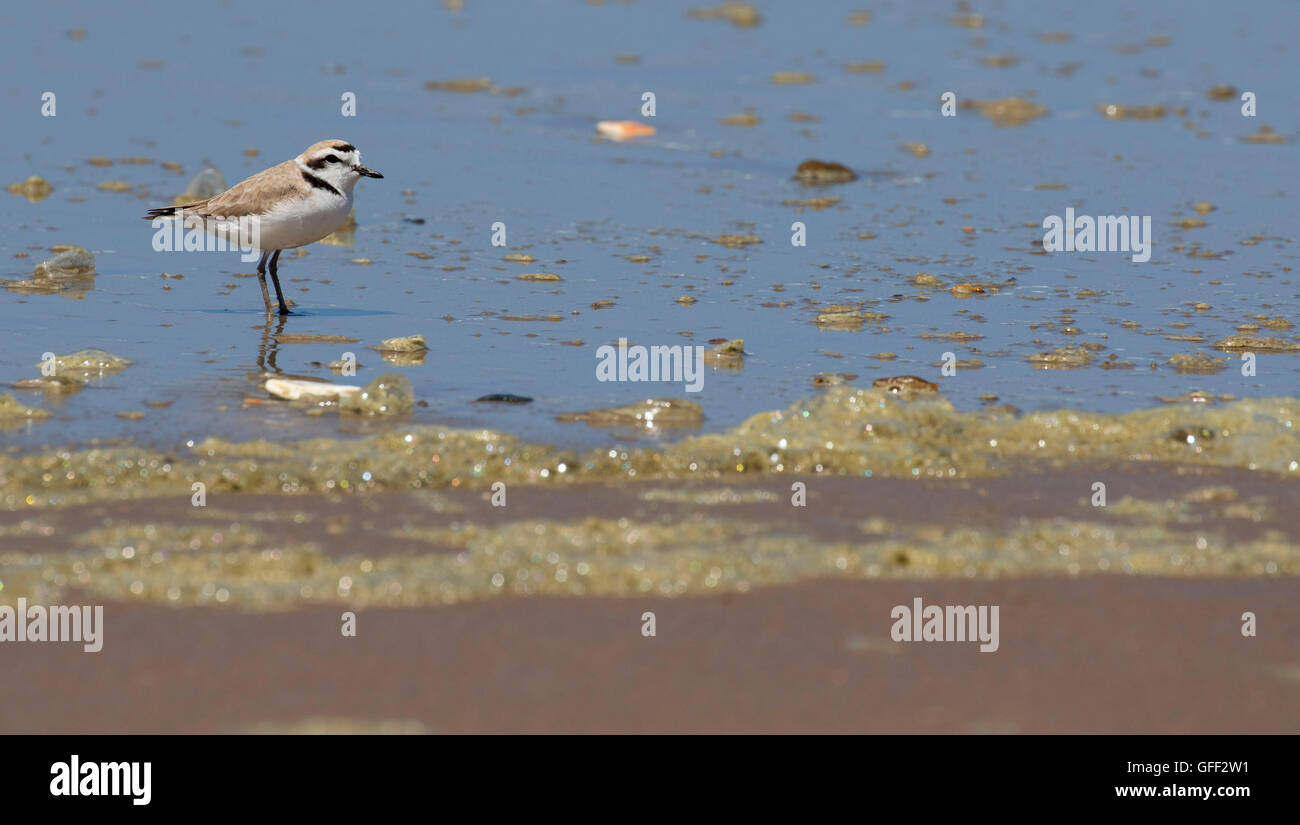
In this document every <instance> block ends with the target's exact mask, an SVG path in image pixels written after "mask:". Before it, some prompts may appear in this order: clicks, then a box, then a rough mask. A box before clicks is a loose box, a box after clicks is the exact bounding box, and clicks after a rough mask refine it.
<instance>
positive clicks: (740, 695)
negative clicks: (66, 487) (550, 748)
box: [0, 577, 1300, 733]
mask: <svg viewBox="0 0 1300 825" xmlns="http://www.w3.org/2000/svg"><path fill="white" fill-rule="evenodd" d="M1296 592H1297V590H1296V582H1295V580H1293V579H1288V580H1272V581H1257V580H1234V581H1222V580H1212V581H1187V580H1167V579H1136V578H1119V577H1093V578H1085V579H1078V580H1068V579H1042V578H1035V579H1024V580H1014V581H993V582H989V581H979V582H966V581H961V582H957V581H937V582H924V583H919V582H905V581H904V582H854V583H848V582H823V583H816V584H804V585H797V586H789V587H776V588H770V589H764V590H761V591H757V592H754V593H750V594H747V595H744V596H739V595H724V596H718V597H703V598H683V599H662V598H647V599H631V600H623V599H551V598H544V599H511V600H502V601H495V602H481V603H472V604H465V605H458V606H453V607H448V608H433V609H427V608H421V609H411V610H388V609H383V610H369V611H362V612H361V613H360V614H359V617H358V621H359V624H358V636H357V637H356V638H342V637H341V636H340V634H339V630H338V627H339V621H338V614H337V612H336V611H334V610H328V609H312V610H306V611H300V612H294V613H288V614H275V615H253V614H240V613H234V612H229V611H226V612H218V611H214V610H205V609H182V610H173V609H168V608H164V607H139V606H125V605H109V606H108V607H107V609H106V617H107V619H106V621H107V622H108V628H109V629H108V636H107V642H106V645H105V648H104V650H103V652H101V653H99V654H97V655H94V656H91V655H88V654H81V653H77V652H74V651H73V650H72V649H71V648H68V647H59V646H53V645H23V646H14V647H12V648H11V649H10V650H7V651H6V656H5V659H6V667H5V668H4V670H3V672H2V673H0V729H2V730H3V731H4V732H6V733H23V732H44V733H54V732H59V733H71V732H94V733H110V732H133V733H140V732H159V733H185V732H199V733H203V732H231V731H241V730H248V729H257V730H267V731H277V730H301V729H317V730H330V731H346V730H357V731H370V730H409V731H427V732H442V733H461V732H586V733H597V732H615V731H620V732H703V731H715V732H760V731H764V732H802V731H822V732H849V731H853V732H881V733H884V732H891V733H902V732H955V733H1011V732H1020V733H1045V732H1089V733H1193V732H1197V733H1230V732H1231V733H1297V732H1300V713H1297V710H1296V708H1297V698H1300V641H1298V640H1300V607H1298V606H1297V602H1296V599H1295V594H1296ZM915 596H921V597H922V598H923V599H924V600H925V601H926V602H927V603H930V602H934V603H940V604H942V603H969V602H974V603H984V604H998V605H1000V606H1001V612H1002V620H1001V627H1002V631H1001V637H1002V638H1001V649H1000V650H999V651H998V652H996V653H986V654H981V653H979V652H978V651H977V650H976V649H975V648H974V647H973V646H972V645H965V644H939V643H912V644H902V643H894V642H892V641H890V640H889V637H888V632H889V626H890V620H889V618H888V617H889V610H890V608H891V607H892V606H893V605H895V604H903V603H909V602H910V600H911V599H912V598H913V597H915ZM1246 609H1249V610H1253V611H1255V612H1256V613H1257V615H1258V616H1259V617H1260V626H1261V633H1260V635H1259V637H1258V638H1254V639H1246V638H1242V637H1241V635H1240V633H1239V621H1238V617H1239V615H1240V613H1241V612H1242V611H1243V610H1246ZM646 610H649V611H654V612H655V614H656V617H657V636H655V637H654V638H644V637H642V636H641V633H640V627H641V619H640V616H641V614H642V612H643V611H646ZM311 720H316V721H314V722H313V721H311ZM326 720H332V721H326Z"/></svg>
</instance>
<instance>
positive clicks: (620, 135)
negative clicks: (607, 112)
mask: <svg viewBox="0 0 1300 825" xmlns="http://www.w3.org/2000/svg"><path fill="white" fill-rule="evenodd" d="M596 131H597V132H600V133H601V134H602V135H604V136H605V137H607V138H612V139H614V140H629V139H631V138H639V137H649V136H650V135H653V134H654V133H655V127H653V126H650V125H648V124H645V123H641V122H639V121H635V120H602V121H601V122H600V123H597V124H596Z"/></svg>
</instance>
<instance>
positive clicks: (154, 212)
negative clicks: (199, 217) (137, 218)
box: [144, 201, 207, 221]
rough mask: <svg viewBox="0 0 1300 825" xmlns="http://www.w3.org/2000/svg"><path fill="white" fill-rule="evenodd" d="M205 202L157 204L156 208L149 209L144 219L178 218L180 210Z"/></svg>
mask: <svg viewBox="0 0 1300 825" xmlns="http://www.w3.org/2000/svg"><path fill="white" fill-rule="evenodd" d="M205 203H207V201H197V202H195V203H186V204H182V205H180V206H159V207H157V208H154V209H150V210H149V214H147V215H145V216H144V219H145V220H146V221H154V220H157V219H158V218H179V217H181V210H183V209H193V208H195V207H198V206H202V205H203V204H205Z"/></svg>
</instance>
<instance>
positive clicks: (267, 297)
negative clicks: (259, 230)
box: [257, 251, 271, 315]
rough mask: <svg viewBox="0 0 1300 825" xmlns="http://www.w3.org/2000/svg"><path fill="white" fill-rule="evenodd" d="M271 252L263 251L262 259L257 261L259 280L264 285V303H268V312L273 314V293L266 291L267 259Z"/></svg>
mask: <svg viewBox="0 0 1300 825" xmlns="http://www.w3.org/2000/svg"><path fill="white" fill-rule="evenodd" d="M270 254H271V253H270V252H269V251H267V252H263V253H262V259H261V260H259V261H258V262H257V282H258V283H259V284H261V285H262V303H263V304H265V305H266V314H267V315H270V314H271V293H269V292H267V291H266V259H267V257H268V256H270Z"/></svg>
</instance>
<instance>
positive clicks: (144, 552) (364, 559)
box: [0, 486, 1300, 611]
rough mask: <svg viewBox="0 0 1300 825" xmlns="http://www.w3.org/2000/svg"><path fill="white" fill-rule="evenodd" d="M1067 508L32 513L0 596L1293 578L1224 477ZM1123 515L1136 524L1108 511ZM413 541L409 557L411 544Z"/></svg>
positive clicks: (403, 602)
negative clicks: (281, 520) (824, 514)
mask: <svg viewBox="0 0 1300 825" xmlns="http://www.w3.org/2000/svg"><path fill="white" fill-rule="evenodd" d="M719 500H724V499H719ZM991 506H993V505H991ZM938 509H940V510H941V509H942V508H941V507H940V508H938ZM1079 509H1080V510H1081V511H1084V512H1088V513H1089V516H1090V517H1089V518H1067V517H1038V518H1032V517H1026V516H1023V515H1021V516H1016V515H1015V514H1014V513H1009V514H1008V516H1007V518H1006V519H1004V520H1003V521H1002V523H1001V524H999V525H996V526H983V527H977V526H967V525H960V524H926V523H919V524H918V523H909V522H906V521H901V520H894V519H892V518H884V517H872V518H867V519H864V520H859V521H857V522H856V523H855V524H853V527H852V534H851V535H842V536H837V537H835V538H825V537H818V536H815V535H810V534H809V533H808V532H807V531H803V530H800V529H799V525H796V524H791V523H789V522H785V523H781V522H777V523H759V522H757V521H756V520H754V519H742V518H738V517H736V516H735V515H734V514H730V515H729V514H727V513H726V512H725V507H723V506H719V505H714V507H713V508H712V510H710V509H705V510H704V511H701V512H700V513H698V514H697V515H696V516H695V517H694V518H690V519H674V520H660V521H654V520H648V519H628V518H618V517H608V516H604V517H582V516H579V517H574V518H572V519H571V520H569V521H560V520H554V519H521V520H518V521H511V522H506V523H502V524H475V523H470V522H466V521H456V522H452V523H451V524H449V525H446V526H419V525H411V524H400V520H394V522H393V523H390V524H381V525H379V526H378V527H377V528H376V530H375V532H374V534H373V535H371V536H370V537H369V538H368V539H367V540H366V541H365V542H364V546H363V547H362V546H353V547H351V548H350V549H349V552H347V553H345V554H341V555H339V554H332V553H327V552H324V550H323V549H322V545H325V544H328V543H329V542H330V538H329V536H328V535H327V534H326V533H325V532H324V531H321V530H319V529H316V530H312V529H305V530H303V531H301V532H302V534H303V535H304V538H303V539H300V540H293V541H285V540H280V541H274V540H271V539H269V538H268V537H267V535H266V534H264V533H263V532H262V529H261V528H259V527H254V526H247V525H241V524H239V523H237V522H233V523H232V522H229V521H224V522H223V520H221V519H210V520H208V521H206V522H202V521H200V523H198V524H188V525H175V524H118V525H115V526H111V527H90V528H87V529H84V530H81V531H79V532H76V531H66V532H64V533H63V534H60V530H59V529H57V528H55V527H53V526H52V525H51V524H49V523H46V522H43V521H41V518H46V517H57V515H58V514H57V513H54V512H50V511H46V515H45V516H42V517H36V518H33V519H28V520H25V521H23V522H22V523H21V524H18V525H15V526H12V527H10V528H7V529H8V531H9V533H10V535H27V536H38V537H42V538H40V539H39V541H40V542H41V546H42V547H48V548H49V549H48V552H46V551H43V550H28V551H25V552H21V553H17V552H0V602H2V603H8V604H13V603H14V602H16V600H17V599H18V598H19V597H26V598H27V599H28V600H29V601H31V602H34V603H59V602H63V601H66V600H68V599H86V598H89V599H92V600H93V599H105V600H110V601H115V602H126V603H131V602H140V603H152V604H165V605H172V606H177V607H182V606H216V607H231V608H237V609H243V610H255V611H270V610H281V609H293V608H297V607H304V606H312V605H316V606H320V605H339V606H348V607H354V608H365V607H419V606H430V605H446V604H454V603H458V602H465V601H472V600H480V599H487V598H496V597H501V596H514V597H528V596H571V597H581V596H612V597H633V596H651V595H654V596H688V595H701V594H710V593H725V592H731V593H744V592H747V591H749V590H751V589H752V588H755V587H763V586H771V585H778V584H790V583H793V582H799V581H809V580H825V579H841V580H878V579H893V578H933V577H966V578H995V577H1006V576H1025V575H1082V574H1136V575H1162V576H1188V577H1193V576H1214V577H1242V576H1295V575H1300V542H1297V541H1296V540H1295V539H1294V537H1293V536H1290V535H1288V534H1287V533H1285V532H1283V531H1282V530H1279V529H1275V528H1272V527H1266V526H1265V527H1262V528H1261V529H1257V530H1243V529H1242V528H1243V527H1244V526H1245V525H1244V524H1243V523H1242V522H1234V519H1245V520H1249V521H1255V522H1258V521H1259V520H1260V519H1261V518H1263V517H1264V516H1266V515H1267V510H1268V506H1267V504H1263V503H1261V502H1259V501H1254V500H1247V501H1238V500H1237V496H1236V494H1235V493H1234V492H1233V491H1232V490H1231V489H1230V488H1225V487H1221V486H1220V487H1207V488H1201V489H1199V490H1194V491H1191V492H1189V493H1184V494H1182V495H1179V496H1176V497H1174V498H1166V499H1163V500H1162V499H1134V498H1132V497H1128V498H1126V499H1124V504H1123V506H1121V507H1120V508H1119V512H1118V513H1116V514H1114V515H1112V514H1109V513H1103V512H1102V511H1094V510H1091V508H1086V507H1080V508H1079ZM178 513H179V508H178ZM1093 513H1096V515H1095V517H1093V516H1092V514H1093ZM1139 514H1140V515H1141V516H1142V519H1140V520H1133V519H1127V518H1125V516H1128V515H1139ZM177 517H178V518H181V516H180V515H178V516H177ZM198 518H201V517H198ZM399 524H400V526H398V525H399ZM390 539H401V541H402V542H403V544H404V545H405V546H406V547H407V552H401V553H398V552H394V551H393V550H392V549H390V548H391V547H392V546H393V545H392V544H391V543H390V542H389V540H390ZM412 543H414V544H417V545H419V546H420V547H423V548H424V551H423V552H410V549H411V548H410V546H409V545H410V544H412ZM72 591H75V593H74V592H72Z"/></svg>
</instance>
